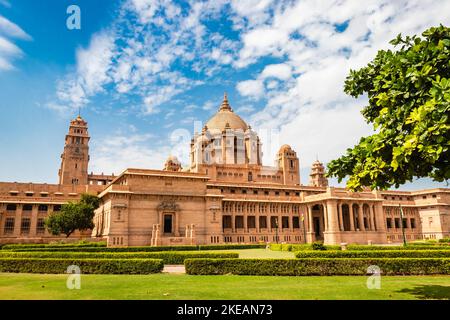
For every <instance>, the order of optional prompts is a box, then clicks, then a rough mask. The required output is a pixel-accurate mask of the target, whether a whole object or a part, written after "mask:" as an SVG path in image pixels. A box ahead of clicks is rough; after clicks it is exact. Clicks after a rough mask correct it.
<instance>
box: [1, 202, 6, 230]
mask: <svg viewBox="0 0 450 320" xmlns="http://www.w3.org/2000/svg"><path fill="white" fill-rule="evenodd" d="M5 217H6V204H2V203H0V237H1V236H2V235H3V228H4V223H5V222H4V220H5Z"/></svg>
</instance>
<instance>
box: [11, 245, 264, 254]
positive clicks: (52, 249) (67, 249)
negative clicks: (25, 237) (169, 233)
mask: <svg viewBox="0 0 450 320" xmlns="http://www.w3.org/2000/svg"><path fill="white" fill-rule="evenodd" d="M255 248H265V245H260V244H255V245H202V246H195V245H192V246H160V247H150V246H147V247H44V248H19V247H17V248H11V249H8V250H9V251H28V252H31V251H33V252H36V251H47V252H58V251H65V252H160V251H195V250H200V251H201V250H205V251H206V250H236V249H255Z"/></svg>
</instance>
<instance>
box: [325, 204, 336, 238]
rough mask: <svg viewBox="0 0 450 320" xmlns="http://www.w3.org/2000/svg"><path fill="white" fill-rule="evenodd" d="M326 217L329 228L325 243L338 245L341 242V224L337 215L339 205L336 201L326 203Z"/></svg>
mask: <svg viewBox="0 0 450 320" xmlns="http://www.w3.org/2000/svg"><path fill="white" fill-rule="evenodd" d="M326 217H327V221H328V228H327V230H325V232H324V243H326V244H338V243H339V242H340V234H339V223H338V219H337V218H338V214H337V203H336V201H334V200H328V201H327V203H326Z"/></svg>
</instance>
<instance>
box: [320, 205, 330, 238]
mask: <svg viewBox="0 0 450 320" xmlns="http://www.w3.org/2000/svg"><path fill="white" fill-rule="evenodd" d="M321 207H322V212H323V220H324V221H323V225H324V228H323V232H325V231H329V229H330V226H329V225H328V207H327V205H326V204H325V205H324V204H322V206H321Z"/></svg>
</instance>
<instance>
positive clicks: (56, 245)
mask: <svg viewBox="0 0 450 320" xmlns="http://www.w3.org/2000/svg"><path fill="white" fill-rule="evenodd" d="M89 247H93V248H98V247H106V242H89V243H47V244H46V243H40V244H6V245H4V246H3V247H2V249H3V250H14V249H34V248H89Z"/></svg>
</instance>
